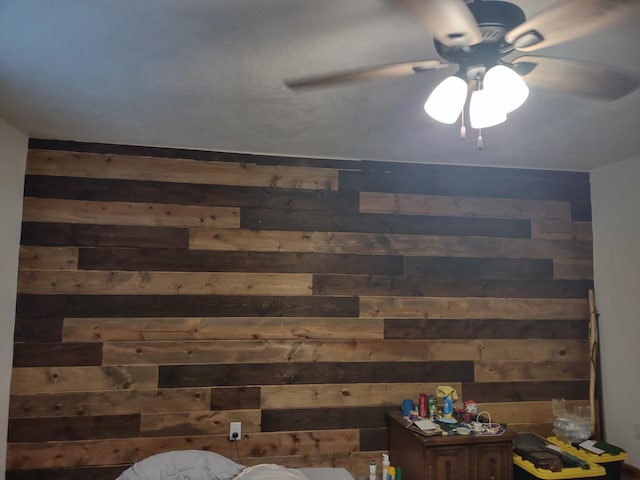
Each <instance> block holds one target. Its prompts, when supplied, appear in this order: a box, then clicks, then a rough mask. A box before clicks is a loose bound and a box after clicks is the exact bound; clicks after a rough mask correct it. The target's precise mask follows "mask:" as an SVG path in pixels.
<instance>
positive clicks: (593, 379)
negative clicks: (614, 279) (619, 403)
mask: <svg viewBox="0 0 640 480" xmlns="http://www.w3.org/2000/svg"><path fill="white" fill-rule="evenodd" d="M598 351H599V348H598V314H597V312H596V302H595V297H594V294H593V289H589V363H590V376H589V410H590V413H591V433H592V435H593V436H594V437H595V438H604V428H603V426H602V425H601V422H602V417H601V416H599V415H598V416H597V415H596V383H597V382H599V381H600V378H599V358H598ZM598 401H599V403H602V398H601V397H600V398H598ZM598 417H600V418H598ZM598 420H600V422H598Z"/></svg>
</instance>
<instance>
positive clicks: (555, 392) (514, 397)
mask: <svg viewBox="0 0 640 480" xmlns="http://www.w3.org/2000/svg"><path fill="white" fill-rule="evenodd" d="M462 391H463V392H464V396H465V398H467V399H473V400H475V401H476V402H533V401H539V400H549V401H551V399H552V398H564V399H566V400H580V399H585V398H588V397H589V382H588V381H586V380H568V381H547V382H536V381H533V382H527V381H520V382H486V383H471V382H470V383H463V384H462Z"/></svg>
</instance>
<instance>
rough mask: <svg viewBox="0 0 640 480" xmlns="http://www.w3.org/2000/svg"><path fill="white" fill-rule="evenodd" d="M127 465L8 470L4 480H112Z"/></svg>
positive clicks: (127, 466)
mask: <svg viewBox="0 0 640 480" xmlns="http://www.w3.org/2000/svg"><path fill="white" fill-rule="evenodd" d="M129 466H130V465H129V464H127V465H118V466H110V465H107V466H99V467H69V468H40V469H29V470H8V471H7V472H6V477H5V479H6V480H87V479H91V480H113V479H114V478H117V477H118V475H120V474H121V473H122V472H124V471H125V470H126V469H127V468H129Z"/></svg>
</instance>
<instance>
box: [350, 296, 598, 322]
mask: <svg viewBox="0 0 640 480" xmlns="http://www.w3.org/2000/svg"><path fill="white" fill-rule="evenodd" d="M360 314H361V315H364V316H367V317H382V318H448V319H467V318H468V319H514V320H535V319H541V320H543V319H555V320H584V319H586V318H588V315H589V307H588V302H587V300H586V299H540V298H475V297H473V298H469V297H360Z"/></svg>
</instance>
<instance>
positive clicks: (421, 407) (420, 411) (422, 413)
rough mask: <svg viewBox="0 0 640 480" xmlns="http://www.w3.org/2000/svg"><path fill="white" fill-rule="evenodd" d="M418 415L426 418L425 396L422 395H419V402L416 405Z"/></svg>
mask: <svg viewBox="0 0 640 480" xmlns="http://www.w3.org/2000/svg"><path fill="white" fill-rule="evenodd" d="M418 415H420V417H422V418H425V417H426V416H427V396H426V395H425V394H424V393H421V394H420V402H419V403H418Z"/></svg>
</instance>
